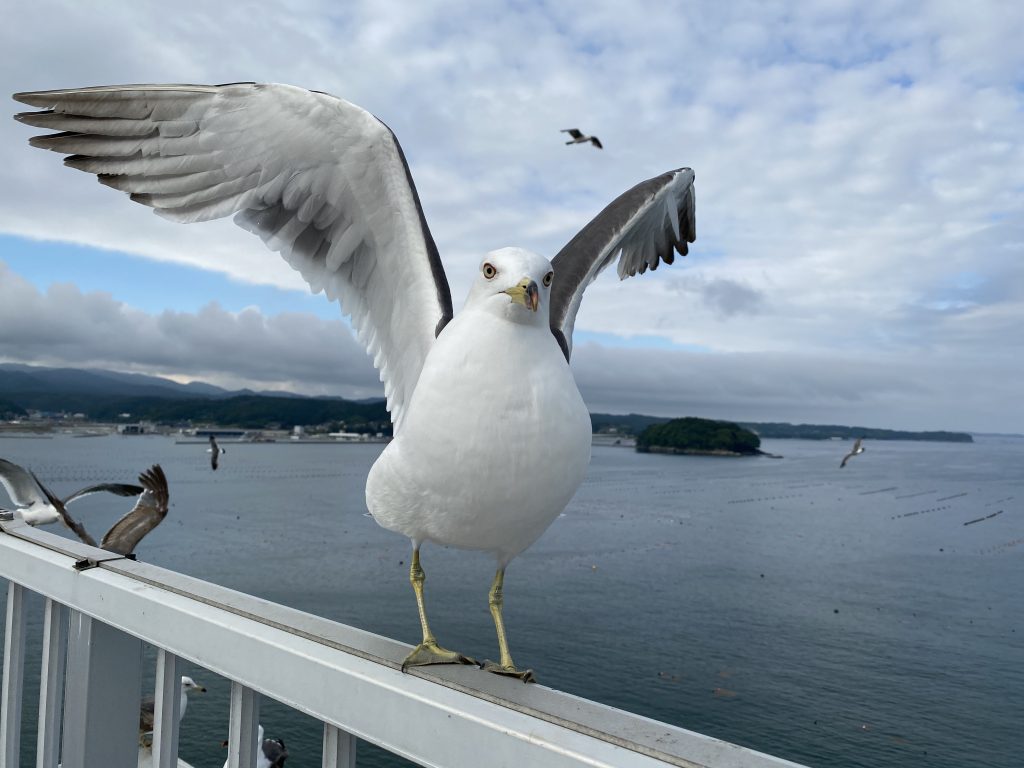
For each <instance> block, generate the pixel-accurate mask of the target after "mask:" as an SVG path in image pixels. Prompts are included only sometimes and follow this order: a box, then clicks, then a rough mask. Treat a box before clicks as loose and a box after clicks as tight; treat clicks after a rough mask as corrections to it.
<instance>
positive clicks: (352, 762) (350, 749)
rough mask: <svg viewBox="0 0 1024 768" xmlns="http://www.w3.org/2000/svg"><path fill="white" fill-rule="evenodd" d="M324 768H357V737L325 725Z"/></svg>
mask: <svg viewBox="0 0 1024 768" xmlns="http://www.w3.org/2000/svg"><path fill="white" fill-rule="evenodd" d="M323 768H356V737H355V736H353V735H352V734H351V733H348V732H347V731H343V730H341V729H340V728H335V727H334V726H333V725H331V724H330V723H324V760H323Z"/></svg>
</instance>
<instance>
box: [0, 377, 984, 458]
mask: <svg viewBox="0 0 1024 768" xmlns="http://www.w3.org/2000/svg"><path fill="white" fill-rule="evenodd" d="M26 410H39V411H52V412H67V413H84V414H86V416H87V417H88V418H90V419H93V420H96V421H115V420H117V417H118V415H119V414H122V413H130V414H132V416H131V418H132V419H133V420H146V421H155V422H161V423H171V424H179V423H187V422H189V421H207V422H215V423H218V424H222V425H224V426H229V425H230V426H238V427H242V428H245V429H259V428H262V427H266V426H269V425H271V424H277V425H280V426H281V427H282V428H289V427H292V426H295V425H303V426H306V425H311V424H324V423H328V422H335V421H343V422H345V423H346V424H349V422H352V423H353V424H363V425H365V428H366V429H374V430H375V431H388V430H389V429H390V426H391V421H390V418H389V416H388V414H387V410H386V409H385V405H384V400H383V398H366V399H363V400H358V401H353V400H345V399H344V398H340V397H309V396H306V395H299V394H294V393H291V392H253V391H251V390H248V389H243V390H235V391H230V390H226V389H223V388H221V387H216V386H213V385H212V384H205V383H202V382H192V383H189V384H179V383H178V382H176V381H171V380H170V379H164V378H161V377H159V376H146V375H143V374H138V373H118V372H115V371H106V370H101V369H80V368H46V367H42V366H32V365H20V364H16V363H0V417H2V416H3V415H4V414H5V413H9V414H11V415H15V416H18V415H23V414H24V412H25V411H26ZM590 420H591V424H592V426H593V431H594V432H598V433H600V432H605V433H607V432H615V433H617V434H621V435H634V436H635V435H640V434H641V433H643V431H644V430H645V429H647V428H648V427H650V426H652V425H657V424H666V423H668V422H669V421H672V419H671V418H669V417H665V416H645V415H643V414H639V413H629V414H610V413H592V414H591V415H590ZM380 425H383V427H384V428H383V429H377V427H378V426H380ZM739 426H741V427H744V428H746V429H749V430H751V431H752V432H755V433H756V434H757V435H759V436H760V437H762V438H774V439H778V438H798V439H802V440H828V439H831V438H842V439H855V438H858V437H863V438H866V439H869V440H932V441H942V442H960V443H970V442H973V439H972V437H971V435H969V434H968V433H966V432H946V431H933V432H907V431H900V430H893V429H875V428H872V427H846V426H840V425H834V424H833V425H821V424H788V423H779V422H739Z"/></svg>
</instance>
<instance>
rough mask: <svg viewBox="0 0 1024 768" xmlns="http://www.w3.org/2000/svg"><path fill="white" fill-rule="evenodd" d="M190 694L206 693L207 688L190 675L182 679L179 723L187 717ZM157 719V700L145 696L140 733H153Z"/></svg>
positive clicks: (140, 715) (140, 719)
mask: <svg viewBox="0 0 1024 768" xmlns="http://www.w3.org/2000/svg"><path fill="white" fill-rule="evenodd" d="M190 693H206V688H205V687H204V686H202V685H200V684H199V683H197V682H196V681H195V680H193V679H192V678H191V677H189V676H188V675H183V676H182V678H181V699H180V700H179V706H180V709H179V711H178V722H179V723H180V722H181V720H182V718H183V717H185V710H186V709H188V694H190ZM155 717H156V699H154V698H153V697H152V696H143V697H142V705H141V707H140V708H139V733H140V734H146V733H152V731H153V723H154V718H155Z"/></svg>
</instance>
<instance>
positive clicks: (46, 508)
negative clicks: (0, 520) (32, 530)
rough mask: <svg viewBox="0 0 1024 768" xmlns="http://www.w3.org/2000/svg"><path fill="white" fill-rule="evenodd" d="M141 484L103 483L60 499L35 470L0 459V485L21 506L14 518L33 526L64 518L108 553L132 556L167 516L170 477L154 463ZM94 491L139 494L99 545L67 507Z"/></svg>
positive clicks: (81, 536) (87, 540)
mask: <svg viewBox="0 0 1024 768" xmlns="http://www.w3.org/2000/svg"><path fill="white" fill-rule="evenodd" d="M139 482H140V483H141V485H131V484H128V483H99V484H97V485H90V486H88V487H86V488H83V489H81V490H80V491H75V492H74V493H72V494H71V495H70V496H68V497H67V498H65V499H60V498H58V497H57V496H56V495H55V494H54V493H53V492H52V491H51V490H50V489H49V488H47V487H46V486H45V485H43V483H42V481H40V480H39V478H38V477H36V475H35V473H34V472H32V471H31V470H28V469H25V468H24V467H19V466H18V465H17V464H14V463H12V462H10V461H7V460H5V459H0V484H2V485H3V486H4V488H6V489H7V493H8V495H10V497H11V499H12V500H13V501H14V503H15V504H16V505H17V508H16V509H14V510H12V513H13V514H11V517H20V518H21V519H23V520H24V521H25V522H26V523H28V524H29V525H33V526H35V525H48V524H50V523H55V522H57V521H58V520H60V521H61V522H62V523H64V525H66V526H67V527H68V528H69V529H71V530H72V531H74V533H75V535H76V536H78V538H79V539H81V540H82V542H83V543H85V544H88V545H89V546H90V547H96V546H99V547H100V548H101V549H105V550H107V551H108V552H116V553H117V554H119V555H130V554H131V553H132V552H134V551H135V547H136V546H138V544H139V542H140V541H142V539H143V538H144V537H145V536H146V534H148V533H149V532H150V531H152V530H153V529H154V528H156V527H157V526H158V525H159V524H160V523H161V522H162V521H163V519H164V518H165V517H166V516H167V509H168V502H169V493H168V490H167V477H166V475H164V471H163V469H162V468H161V467H160V465H159V464H154V465H153V466H152V467H150V468H149V469H147V470H146V471H145V472H143V473H142V474H141V475H139ZM94 493H111V494H114V495H115V496H137V497H138V499H137V500H136V502H135V506H134V507H132V509H131V510H130V511H129V512H127V513H126V514H125V515H124V516H123V517H121V519H120V520H118V521H117V522H116V523H114V524H113V525H112V526H111V527H110V530H108V531H107V533H106V535H105V536H104V537H103V540H102V541H100V543H99V544H97V543H96V540H95V539H94V538H93V537H92V536H90V535H89V532H88V531H87V530H86V529H85V526H84V525H82V524H81V523H80V522H78V521H77V520H76V519H75V518H73V517H72V516H71V514H70V513H69V512H68V510H67V508H68V506H70V504H71V503H72V502H74V501H77V500H79V499H82V498H84V497H86V496H91V495H92V494H94Z"/></svg>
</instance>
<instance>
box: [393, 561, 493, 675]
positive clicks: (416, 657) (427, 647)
mask: <svg viewBox="0 0 1024 768" xmlns="http://www.w3.org/2000/svg"><path fill="white" fill-rule="evenodd" d="M426 580H427V577H426V574H424V573H423V568H422V567H421V566H420V549H419V547H416V548H415V549H413V551H412V565H411V566H409V581H410V582H411V583H412V591H413V592H415V593H416V608H417V609H418V610H419V612H420V626H421V627H422V628H423V642H422V643H420V644H419V645H417V646H416V647H415V648H413V651H412V653H410V654H409V655H408V656H406V657H405V661H403V662H402V670H403V671H404V670H405V668H406V667H418V666H423V665H425V664H476V662H475V661H473V659H471V658H469V657H468V656H463V655H462V654H461V653H456V652H455V651H449V650H445V649H444V648H442V647H441V646H439V645H438V644H437V638H435V637H434V633H433V632H431V631H430V624H428V623H427V610H426V608H425V607H424V604H423V582H424V581H426Z"/></svg>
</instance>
